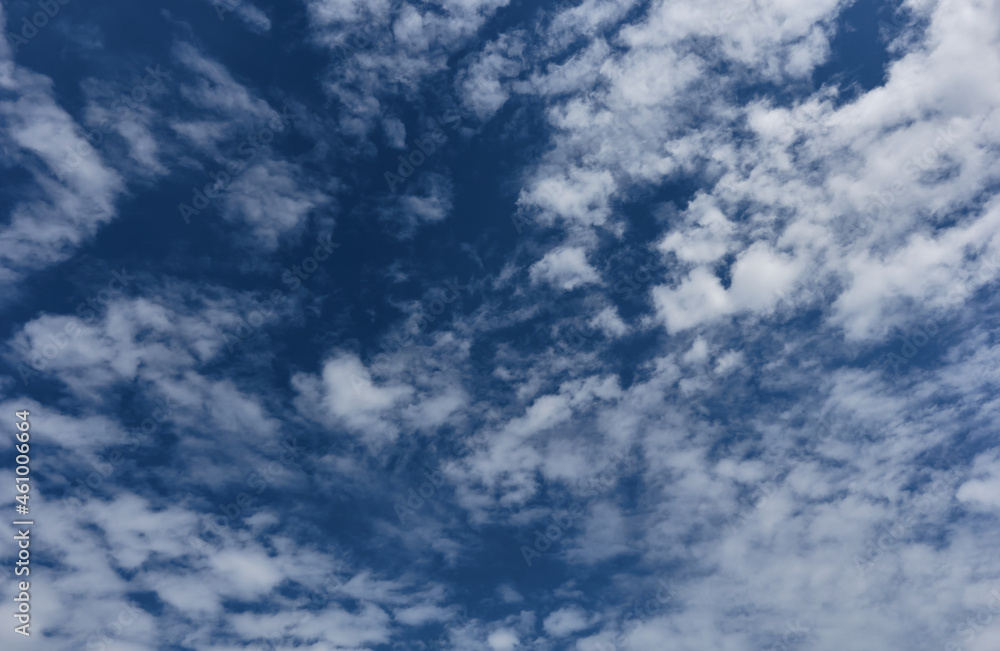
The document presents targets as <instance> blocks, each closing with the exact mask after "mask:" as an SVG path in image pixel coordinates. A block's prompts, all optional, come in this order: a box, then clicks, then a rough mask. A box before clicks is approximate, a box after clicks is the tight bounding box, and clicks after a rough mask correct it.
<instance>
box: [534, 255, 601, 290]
mask: <svg viewBox="0 0 1000 651" xmlns="http://www.w3.org/2000/svg"><path fill="white" fill-rule="evenodd" d="M530 275H531V280H532V282H536V283H542V282H545V283H549V284H551V285H555V286H556V287H559V288H561V289H564V290H566V291H569V290H572V289H575V288H577V287H579V286H581V285H586V284H588V283H596V282H600V276H598V274H597V271H595V270H594V268H593V267H591V266H590V264H589V263H588V262H587V254H586V252H585V251H584V249H582V248H579V247H563V248H559V249H554V250H552V251H549V252H548V253H546V254H545V257H543V258H542V259H541V260H539V261H538V262H536V263H535V264H533V265H531V269H530Z"/></svg>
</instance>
